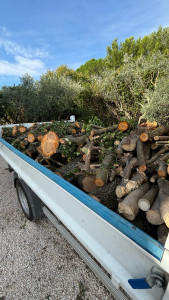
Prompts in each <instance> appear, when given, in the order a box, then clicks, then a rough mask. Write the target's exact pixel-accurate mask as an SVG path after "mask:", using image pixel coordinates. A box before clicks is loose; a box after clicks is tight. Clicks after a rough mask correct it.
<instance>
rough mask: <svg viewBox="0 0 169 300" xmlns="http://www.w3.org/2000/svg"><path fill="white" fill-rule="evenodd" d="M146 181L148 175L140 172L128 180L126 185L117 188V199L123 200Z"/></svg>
mask: <svg viewBox="0 0 169 300" xmlns="http://www.w3.org/2000/svg"><path fill="white" fill-rule="evenodd" d="M144 181H147V176H146V174H145V173H144V172H138V173H137V174H135V175H134V176H133V177H132V178H131V179H130V180H128V181H127V182H126V184H125V185H119V186H117V188H116V196H117V198H122V197H123V196H125V195H127V194H129V193H130V191H132V190H135V189H137V188H138V187H139V186H140V185H141V184H142V183H143V182H144Z"/></svg>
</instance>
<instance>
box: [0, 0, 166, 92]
mask: <svg viewBox="0 0 169 300" xmlns="http://www.w3.org/2000/svg"><path fill="white" fill-rule="evenodd" d="M160 25H162V26H163V27H167V26H169V1H168V0H142V1H137V0H118V1H117V0H116V1H115V0H104V1H101V0H93V1H92V0H90V1H89V0H70V1H69V0H59V1H58V0H48V1H44V0H27V1H26V0H25V1H24V0H22V1H21V0H1V1H0V87H1V86H3V85H13V84H18V83H20V79H19V78H20V77H21V76H22V75H23V74H25V73H29V74H30V75H31V76H33V77H34V78H35V79H38V78H39V76H41V75H42V74H44V73H45V72H46V71H47V70H54V69H56V68H57V67H58V66H60V65H62V64H66V65H68V67H70V68H74V69H76V68H77V67H79V66H80V65H81V64H84V63H85V62H86V61H87V60H89V59H91V58H96V59H97V58H104V57H105V56H106V48H107V46H108V45H111V42H112V41H113V40H114V38H118V40H119V42H120V41H124V40H125V39H126V38H128V37H130V36H134V37H135V38H138V37H139V36H141V37H142V36H144V35H146V34H149V33H151V32H153V31H155V30H157V28H158V27H159V26H160Z"/></svg>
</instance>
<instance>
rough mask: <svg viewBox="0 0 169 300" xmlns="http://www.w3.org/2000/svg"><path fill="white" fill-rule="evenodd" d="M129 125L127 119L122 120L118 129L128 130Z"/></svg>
mask: <svg viewBox="0 0 169 300" xmlns="http://www.w3.org/2000/svg"><path fill="white" fill-rule="evenodd" d="M128 127H129V124H128V123H127V122H126V121H121V122H120V123H119V124H118V130H120V131H126V130H127V129H128Z"/></svg>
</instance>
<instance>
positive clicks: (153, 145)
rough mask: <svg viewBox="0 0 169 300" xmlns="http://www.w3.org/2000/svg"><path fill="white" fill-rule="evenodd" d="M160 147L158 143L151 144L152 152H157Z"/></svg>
mask: <svg viewBox="0 0 169 300" xmlns="http://www.w3.org/2000/svg"><path fill="white" fill-rule="evenodd" d="M158 147H159V145H157V143H152V144H151V149H152V150H156V149H157V148H158Z"/></svg>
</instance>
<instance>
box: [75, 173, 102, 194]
mask: <svg viewBox="0 0 169 300" xmlns="http://www.w3.org/2000/svg"><path fill="white" fill-rule="evenodd" d="M95 179H96V177H95V176H94V175H88V176H85V175H79V176H78V179H77V182H78V186H79V187H80V188H81V189H82V190H83V191H84V192H87V193H91V192H93V191H95V190H96V189H98V186H97V185H96V184H95Z"/></svg>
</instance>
